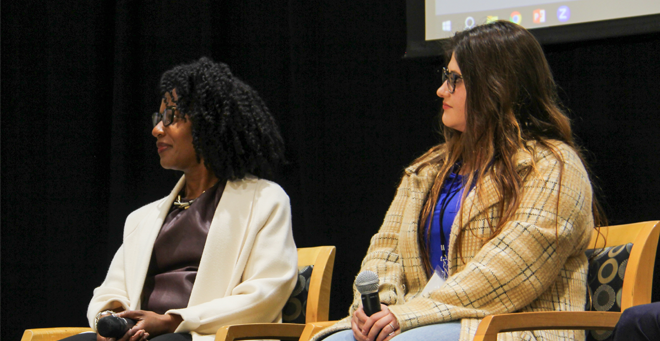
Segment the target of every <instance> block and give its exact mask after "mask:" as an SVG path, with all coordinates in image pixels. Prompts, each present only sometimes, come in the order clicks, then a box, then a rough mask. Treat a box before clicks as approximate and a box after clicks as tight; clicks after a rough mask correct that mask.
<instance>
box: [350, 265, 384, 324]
mask: <svg viewBox="0 0 660 341" xmlns="http://www.w3.org/2000/svg"><path fill="white" fill-rule="evenodd" d="M355 287H357V290H358V291H359V292H360V294H362V308H363V309H364V313H365V314H367V316H371V315H373V314H375V313H377V312H379V311H380V298H379V297H378V275H376V273H375V272H373V271H368V270H367V271H363V272H361V273H360V274H359V275H358V276H357V278H356V279H355Z"/></svg>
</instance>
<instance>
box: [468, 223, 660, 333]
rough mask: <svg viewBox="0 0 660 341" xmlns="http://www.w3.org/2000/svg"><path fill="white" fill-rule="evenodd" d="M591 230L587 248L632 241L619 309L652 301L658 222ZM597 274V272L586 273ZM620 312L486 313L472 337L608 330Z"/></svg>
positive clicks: (658, 230)
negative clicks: (536, 331) (535, 331)
mask: <svg viewBox="0 0 660 341" xmlns="http://www.w3.org/2000/svg"><path fill="white" fill-rule="evenodd" d="M601 233H602V234H603V235H604V237H605V239H603V236H600V237H599V236H598V234H597V233H596V232H594V234H593V236H592V242H591V245H590V248H592V249H599V248H605V247H610V246H617V245H625V244H628V243H632V244H633V246H632V249H631V251H630V257H629V258H628V264H627V266H626V270H625V271H626V273H625V277H624V279H623V289H622V292H621V311H623V310H625V309H627V308H630V307H632V306H636V305H640V304H646V303H651V286H652V284H653V283H652V282H653V265H654V264H655V254H656V250H657V247H658V236H659V235H660V222H659V221H647V222H643V223H634V224H626V225H615V226H609V227H603V228H601ZM592 275H595V276H598V274H591V273H590V274H589V277H592ZM621 311H619V312H605V311H579V312H567V311H561V312H533V313H512V314H499V315H489V316H486V317H485V318H484V319H483V320H482V321H481V323H480V324H479V328H478V329H477V334H476V336H475V338H474V341H496V340H497V334H498V333H503V332H511V331H523V330H548V329H576V330H590V329H599V330H603V329H605V330H611V329H613V328H614V326H615V325H616V323H617V321H619V317H620V316H621Z"/></svg>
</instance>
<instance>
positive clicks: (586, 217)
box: [315, 21, 601, 341]
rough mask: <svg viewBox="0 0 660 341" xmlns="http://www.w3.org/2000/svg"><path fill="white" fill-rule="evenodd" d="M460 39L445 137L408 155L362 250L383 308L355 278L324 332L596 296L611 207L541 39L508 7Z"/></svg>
mask: <svg viewBox="0 0 660 341" xmlns="http://www.w3.org/2000/svg"><path fill="white" fill-rule="evenodd" d="M448 52H449V53H448V56H447V57H448V58H447V59H448V60H449V64H448V66H447V67H446V68H444V69H443V82H442V85H441V86H440V88H439V89H438V90H437V95H438V96H439V97H440V98H442V100H443V103H442V126H443V136H444V142H443V143H441V144H439V145H437V146H435V147H433V148H431V150H429V151H428V152H427V153H426V154H424V155H422V156H421V157H419V158H418V159H417V160H415V161H414V162H413V164H412V165H411V166H409V167H408V168H406V170H405V173H404V175H403V179H402V180H401V184H400V185H399V189H398V191H397V193H396V197H395V198H394V201H393V202H392V205H391V206H390V208H389V210H388V212H387V215H386V216H385V220H384V222H383V225H382V226H381V228H380V230H379V231H378V233H377V234H376V235H374V236H373V238H372V239H371V245H370V247H369V250H368V252H367V255H366V257H365V258H364V260H363V261H362V268H361V272H364V271H372V272H374V273H376V274H377V276H378V278H379V286H378V294H379V297H380V302H381V303H382V305H381V307H380V308H381V310H380V312H375V313H373V314H372V315H371V316H367V315H366V314H365V312H364V309H363V307H362V306H361V304H360V301H361V299H360V294H359V293H358V291H357V290H355V298H354V301H353V304H352V306H351V308H350V316H349V317H347V318H345V319H343V320H342V321H340V322H338V323H337V324H335V325H334V326H332V327H329V328H326V329H325V330H323V331H321V332H320V333H319V334H318V335H316V337H315V339H316V340H318V339H321V338H323V337H326V336H328V335H330V336H328V337H327V338H325V340H333V341H336V340H359V341H365V340H369V341H374V340H377V341H383V340H386V341H389V340H394V341H397V340H400V341H403V340H416V341H417V340H449V341H455V340H462V341H467V340H472V339H473V337H474V335H475V332H476V328H477V325H478V324H479V322H480V320H481V319H482V318H483V317H484V316H486V315H489V314H499V313H513V312H520V311H578V310H584V309H585V303H586V292H587V282H586V280H587V258H586V256H585V254H584V251H585V249H586V247H587V244H588V242H589V239H590V236H591V234H592V229H594V228H596V227H597V226H600V224H601V218H600V216H601V215H600V214H599V211H600V210H599V209H598V205H597V203H596V200H595V199H594V197H593V194H592V186H591V181H590V179H589V174H588V172H587V170H586V168H585V163H584V161H583V159H582V157H581V156H580V153H579V151H578V148H577V146H576V144H575V142H574V140H573V135H572V131H571V127H570V121H569V119H568V118H567V116H566V115H565V114H564V112H563V111H562V109H561V107H560V105H559V101H558V96H557V90H556V85H555V82H554V80H553V78H552V75H551V73H550V68H549V66H548V63H547V61H546V59H545V56H544V55H543V51H542V49H541V46H540V45H539V43H538V42H537V41H536V39H534V37H533V36H532V35H531V34H530V33H529V32H528V31H527V30H525V29H524V28H522V27H521V26H518V25H516V24H513V23H510V22H505V21H499V22H494V23H490V24H486V25H483V26H477V27H475V28H472V29H470V30H467V31H464V32H458V33H456V35H455V36H454V37H453V39H451V42H450V47H449V48H448ZM432 277H435V278H438V283H439V284H438V285H432V284H431V285H428V287H427V284H428V283H429V281H430V279H431V278H432ZM582 339H584V332H576V331H571V330H568V331H567V330H553V331H547V330H546V331H526V332H516V333H504V334H500V337H499V338H498V340H582Z"/></svg>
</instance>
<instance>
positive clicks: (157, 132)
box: [151, 121, 163, 137]
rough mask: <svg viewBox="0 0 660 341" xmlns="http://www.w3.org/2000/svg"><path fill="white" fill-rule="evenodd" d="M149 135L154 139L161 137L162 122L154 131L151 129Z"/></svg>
mask: <svg viewBox="0 0 660 341" xmlns="http://www.w3.org/2000/svg"><path fill="white" fill-rule="evenodd" d="M151 135H153V136H154V137H158V136H162V135H163V121H160V122H158V124H156V126H155V127H154V129H151Z"/></svg>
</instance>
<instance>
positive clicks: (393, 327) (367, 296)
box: [351, 271, 399, 341]
mask: <svg viewBox="0 0 660 341" xmlns="http://www.w3.org/2000/svg"><path fill="white" fill-rule="evenodd" d="M378 285H379V280H378V275H376V273H374V272H373V271H363V272H361V273H360V274H359V275H358V276H357V278H356V279H355V287H356V288H357V290H358V291H359V292H360V294H361V299H362V310H357V311H356V312H355V313H354V315H353V318H352V319H351V329H352V330H353V336H354V337H355V339H356V340H358V341H367V340H376V339H382V340H384V341H389V340H390V339H391V338H393V337H394V336H395V335H396V334H397V333H399V323H398V321H397V319H396V316H394V314H392V313H391V312H390V311H389V309H388V308H387V306H385V305H381V303H380V298H379V297H378ZM381 306H382V308H381ZM365 315H366V316H365ZM379 335H380V336H379Z"/></svg>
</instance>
